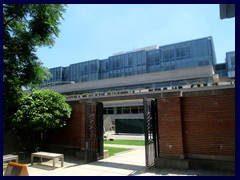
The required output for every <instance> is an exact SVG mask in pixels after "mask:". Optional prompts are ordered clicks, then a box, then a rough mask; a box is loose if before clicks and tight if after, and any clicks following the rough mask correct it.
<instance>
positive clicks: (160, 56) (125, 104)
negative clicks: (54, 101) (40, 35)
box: [41, 37, 235, 134]
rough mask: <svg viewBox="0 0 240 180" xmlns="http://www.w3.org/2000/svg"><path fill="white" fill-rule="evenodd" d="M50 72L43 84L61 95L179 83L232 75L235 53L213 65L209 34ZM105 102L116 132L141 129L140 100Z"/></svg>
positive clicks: (158, 86)
mask: <svg viewBox="0 0 240 180" xmlns="http://www.w3.org/2000/svg"><path fill="white" fill-rule="evenodd" d="M50 72H51V73H52V75H53V76H52V78H51V79H50V80H49V81H46V82H45V83H44V84H43V85H42V86H41V87H42V88H48V89H51V90H54V91H56V92H59V93H62V94H64V95H73V96H75V95H79V94H82V95H83V94H86V93H92V92H98V93H103V94H108V93H111V91H112V92H116V91H117V92H118V91H122V90H123V91H124V90H130V91H137V90H139V91H140V89H141V91H144V90H146V89H147V90H149V89H151V88H152V89H157V90H159V89H164V88H166V87H172V88H173V87H174V88H176V87H178V88H179V87H182V86H185V85H191V84H192V83H195V82H204V83H213V82H215V81H216V80H218V77H220V78H223V79H224V78H228V77H231V78H232V77H234V76H235V52H228V53H226V62H225V63H221V64H217V63H216V56H215V50H214V44H213V39H212V37H205V38H200V39H195V40H190V41H185V42H180V43H175V44H170V45H164V46H150V47H145V48H140V49H135V50H133V51H129V52H121V53H116V54H113V55H112V56H110V57H108V58H107V59H103V60H99V59H95V60H91V61H86V62H80V63H76V64H71V65H69V66H68V67H56V68H52V69H50ZM103 103H104V120H106V121H107V120H108V122H112V123H113V124H114V125H115V131H116V133H139V134H143V119H144V117H143V102H142V100H139V99H138V100H131V101H114V102H103Z"/></svg>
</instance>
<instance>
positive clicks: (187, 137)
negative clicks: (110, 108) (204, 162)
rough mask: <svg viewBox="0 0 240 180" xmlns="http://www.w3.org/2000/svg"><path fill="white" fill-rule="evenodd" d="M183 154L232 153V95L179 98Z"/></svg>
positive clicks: (233, 152)
mask: <svg viewBox="0 0 240 180" xmlns="http://www.w3.org/2000/svg"><path fill="white" fill-rule="evenodd" d="M182 109H183V118H184V119H183V121H184V125H183V132H184V147H185V151H186V154H201V155H219V156H235V95H212V96H198V97H196V96H195V97H184V98H183V108H182Z"/></svg>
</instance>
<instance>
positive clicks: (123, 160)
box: [26, 144, 234, 176]
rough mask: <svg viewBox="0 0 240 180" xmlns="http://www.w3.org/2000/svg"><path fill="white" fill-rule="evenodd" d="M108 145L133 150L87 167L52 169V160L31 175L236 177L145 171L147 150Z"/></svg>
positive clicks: (67, 164) (68, 163)
mask: <svg viewBox="0 0 240 180" xmlns="http://www.w3.org/2000/svg"><path fill="white" fill-rule="evenodd" d="M105 146H111V147H123V148H131V150H129V151H125V152H122V153H119V154H117V155H115V156H111V157H109V158H106V159H102V160H100V161H97V162H93V163H89V164H83V162H81V161H79V160H78V159H77V158H73V159H68V158H67V157H66V158H65V160H64V167H61V162H60V161H58V162H56V169H54V170H53V169H52V161H47V162H43V164H41V165H40V164H38V163H34V165H33V166H31V165H30V164H26V165H27V168H28V173H29V175H30V176H226V175H230V176H234V173H231V172H222V171H205V170H188V171H185V170H176V169H156V168H152V169H150V170H146V168H145V147H144V146H128V145H113V144H108V145H105Z"/></svg>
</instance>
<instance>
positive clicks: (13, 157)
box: [3, 154, 18, 162]
mask: <svg viewBox="0 0 240 180" xmlns="http://www.w3.org/2000/svg"><path fill="white" fill-rule="evenodd" d="M8 161H16V162H18V155H13V154H8V155H3V162H8Z"/></svg>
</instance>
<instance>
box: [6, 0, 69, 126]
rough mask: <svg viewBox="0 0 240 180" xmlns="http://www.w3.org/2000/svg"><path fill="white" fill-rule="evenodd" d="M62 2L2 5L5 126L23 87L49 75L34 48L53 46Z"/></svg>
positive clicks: (63, 6)
mask: <svg viewBox="0 0 240 180" xmlns="http://www.w3.org/2000/svg"><path fill="white" fill-rule="evenodd" d="M65 7H66V6H65V5H60V4H4V5H3V65H4V69H3V71H4V72H3V73H4V74H3V98H4V126H8V128H11V120H12V118H13V116H12V115H13V114H14V113H15V112H16V111H17V109H18V103H19V99H20V98H21V97H22V89H23V87H35V86H36V85H38V84H41V83H43V81H44V80H45V79H47V78H49V77H50V73H49V71H48V69H47V68H45V67H43V66H42V62H41V61H40V60H39V59H38V57H37V55H36V48H37V47H42V46H49V47H52V46H53V45H54V40H55V38H56V37H58V35H59V32H60V30H59V28H58V26H59V25H60V20H61V19H63V13H64V12H65Z"/></svg>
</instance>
